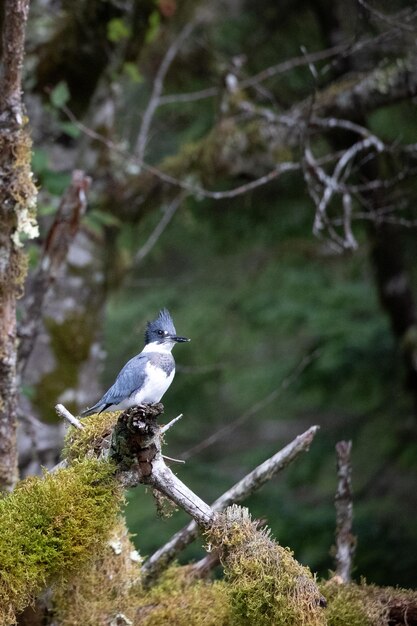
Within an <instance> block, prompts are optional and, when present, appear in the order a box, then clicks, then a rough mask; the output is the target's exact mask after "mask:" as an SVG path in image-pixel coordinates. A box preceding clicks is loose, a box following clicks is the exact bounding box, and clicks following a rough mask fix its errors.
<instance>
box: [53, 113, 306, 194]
mask: <svg viewBox="0 0 417 626" xmlns="http://www.w3.org/2000/svg"><path fill="white" fill-rule="evenodd" d="M62 110H63V111H64V113H65V114H66V115H67V117H68V119H70V120H71V122H72V123H73V124H74V126H76V127H77V128H78V129H79V130H80V131H81V132H83V133H84V134H85V135H87V136H88V137H90V138H91V139H95V140H96V141H99V142H100V143H102V144H103V145H105V146H106V147H107V148H109V150H113V151H114V152H115V153H117V154H120V155H121V156H123V157H124V158H125V159H126V160H128V161H130V162H131V163H135V164H136V165H138V166H140V167H141V168H142V169H143V170H145V171H146V172H149V173H150V174H153V175H154V176H155V177H156V178H158V179H159V180H161V181H162V182H164V183H167V184H169V185H172V186H173V187H179V188H180V189H183V190H184V191H186V192H188V193H190V194H192V195H194V196H196V197H197V198H200V197H201V198H211V199H212V200H225V199H229V198H236V197H237V196H240V195H242V194H244V193H247V192H248V191H252V190H253V189H257V188H258V187H261V186H262V185H266V184H267V183H269V182H271V181H272V180H275V179H276V178H278V177H279V176H281V175H282V174H286V173H287V172H297V171H299V170H300V169H301V165H300V163H298V162H295V161H285V162H283V163H279V164H278V165H277V166H276V167H275V168H274V169H272V170H271V171H270V172H268V173H267V174H265V175H264V176H260V177H259V178H256V179H255V180H252V181H250V182H249V183H245V184H244V185H239V186H238V187H234V188H233V189H228V190H226V191H211V190H209V189H206V188H204V187H201V186H200V185H193V184H191V183H187V182H186V181H184V180H180V179H179V178H175V177H174V176H171V175H170V174H167V173H166V172H164V171H162V170H161V169H159V168H157V167H155V166H154V165H150V164H149V163H146V161H144V160H143V159H139V158H138V157H137V156H133V155H131V154H129V153H128V152H127V151H126V150H124V149H123V148H121V147H120V146H119V145H118V144H117V143H115V142H113V141H111V139H108V138H107V137H105V136H104V135H101V134H100V133H97V132H96V131H95V130H93V129H92V128H88V126H86V125H85V124H83V123H82V122H80V121H79V120H78V119H77V118H76V116H75V115H74V114H73V113H72V111H71V110H70V109H69V108H68V107H67V106H65V105H64V106H63V107H62Z"/></svg>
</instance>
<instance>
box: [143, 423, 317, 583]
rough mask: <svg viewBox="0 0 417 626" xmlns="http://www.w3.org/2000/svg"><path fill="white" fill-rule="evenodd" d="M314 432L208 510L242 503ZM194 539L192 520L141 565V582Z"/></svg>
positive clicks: (310, 431)
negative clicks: (142, 577)
mask: <svg viewBox="0 0 417 626" xmlns="http://www.w3.org/2000/svg"><path fill="white" fill-rule="evenodd" d="M318 429H319V427H318V426H312V427H311V428H309V429H308V430H307V431H306V432H305V433H303V434H302V435H299V436H298V437H296V438H295V439H294V441H292V442H291V443H290V444H288V445H287V446H286V447H285V448H283V449H282V450H280V451H279V452H277V453H276V454H275V455H274V456H272V457H271V458H270V459H267V460H266V461H264V463H261V465H258V467H256V468H255V469H254V470H253V471H252V472H250V473H249V474H247V475H246V476H245V477H244V478H242V479H241V480H240V481H239V482H237V483H236V484H235V485H234V486H233V487H231V489H229V490H228V491H226V492H225V493H224V494H223V495H222V496H220V498H218V499H217V500H216V501H215V502H214V503H213V504H212V507H211V509H212V511H213V512H219V511H223V510H224V509H225V508H226V507H228V506H230V504H235V503H238V502H242V501H243V500H244V499H245V498H247V497H249V496H250V495H251V494H252V493H254V491H257V490H258V489H259V488H260V487H261V486H262V485H263V484H265V483H266V482H267V481H268V480H271V478H272V477H273V476H275V475H276V474H277V473H278V472H280V471H281V470H283V469H284V468H285V467H287V465H289V463H291V461H293V460H294V459H295V458H297V456H298V455H299V454H300V453H301V452H305V451H307V450H308V449H309V447H310V444H311V442H312V441H313V438H314V436H315V434H316V433H317V431H318ZM196 537H198V526H197V524H196V523H195V521H192V522H190V523H189V524H188V525H187V526H185V527H184V528H183V529H182V530H180V531H178V532H177V533H176V534H175V535H174V536H173V537H172V538H171V539H170V541H168V543H166V544H165V545H164V546H162V547H161V548H159V550H157V551H156V552H155V553H154V554H153V555H152V556H150V557H149V558H148V559H147V561H145V563H144V564H143V566H142V572H143V576H144V579H145V580H147V581H150V580H152V579H154V578H156V577H157V576H158V574H159V573H160V572H161V571H162V570H164V569H165V568H166V567H167V565H168V564H169V563H170V562H171V561H172V560H173V559H174V558H175V557H176V556H177V555H178V554H179V553H180V552H181V551H182V550H183V549H184V548H185V547H186V546H188V545H189V544H190V543H192V542H193V541H194V539H196Z"/></svg>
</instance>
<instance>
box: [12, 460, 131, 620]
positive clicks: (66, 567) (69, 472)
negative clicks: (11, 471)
mask: <svg viewBox="0 0 417 626" xmlns="http://www.w3.org/2000/svg"><path fill="white" fill-rule="evenodd" d="M113 474H114V466H113V465H112V464H111V463H109V462H103V461H101V462H100V461H98V460H96V459H85V460H83V461H81V462H78V463H75V464H74V465H73V466H72V467H69V468H66V469H62V470H59V471H57V472H55V473H52V474H46V475H45V476H44V477H43V478H40V477H31V478H28V479H27V480H25V481H22V482H21V483H20V484H19V485H18V487H17V488H16V490H15V491H14V492H13V493H12V494H11V495H9V496H7V497H5V498H3V499H2V500H0V528H1V534H0V563H1V568H0V624H7V625H9V624H11V623H13V622H14V620H15V615H16V613H17V612H19V611H21V610H23V609H24V608H25V607H26V606H27V605H28V604H29V603H30V602H31V601H32V600H33V598H34V596H35V595H36V594H38V593H40V592H41V591H42V590H43V589H44V587H45V586H46V585H47V584H49V583H50V582H52V581H53V582H54V584H56V585H59V584H62V583H63V582H64V580H65V579H66V578H67V577H68V576H71V574H72V573H73V572H75V571H76V570H77V569H79V568H80V566H82V564H83V563H85V562H87V561H89V560H91V559H92V558H97V555H98V554H100V552H101V550H102V549H103V545H104V543H105V542H104V539H105V538H106V536H107V535H108V533H109V532H110V530H111V528H112V527H113V526H114V524H115V521H116V518H117V514H118V512H119V509H120V504H121V501H122V495H121V492H120V489H119V487H118V486H117V483H116V481H115V479H114V477H113Z"/></svg>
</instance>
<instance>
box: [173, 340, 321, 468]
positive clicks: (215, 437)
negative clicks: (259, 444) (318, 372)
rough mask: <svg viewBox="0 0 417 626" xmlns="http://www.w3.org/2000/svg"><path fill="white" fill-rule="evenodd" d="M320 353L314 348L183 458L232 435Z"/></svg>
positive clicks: (284, 389) (187, 451)
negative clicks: (244, 408) (273, 384)
mask: <svg viewBox="0 0 417 626" xmlns="http://www.w3.org/2000/svg"><path fill="white" fill-rule="evenodd" d="M319 355H320V350H319V349H316V350H313V351H312V352H310V353H309V354H306V355H304V356H303V358H302V359H301V361H300V362H299V363H298V364H297V365H296V367H295V368H294V369H293V370H292V371H291V372H290V373H289V374H288V375H287V376H285V378H284V379H283V380H282V381H281V383H280V385H279V387H278V388H277V389H274V390H273V391H271V393H269V394H268V395H266V396H265V397H264V398H261V399H260V400H258V401H257V402H255V404H253V405H252V406H251V407H249V409H247V410H246V411H245V412H244V413H242V415H240V416H239V417H237V418H236V419H235V420H233V421H232V422H229V423H228V424H226V425H225V426H223V427H222V428H220V429H219V430H216V432H214V433H213V434H211V435H209V436H208V437H206V439H203V441H200V442H199V443H197V444H196V445H195V446H192V448H189V449H188V450H185V452H183V453H182V458H183V459H184V460H185V461H186V460H187V459H189V458H190V457H191V456H193V455H194V454H198V453H199V452H201V451H202V450H205V449H206V448H208V447H209V446H212V445H213V444H215V443H216V441H219V440H220V439H223V438H224V437H225V436H226V435H230V433H231V432H233V430H235V429H236V428H237V427H238V426H241V425H242V424H244V423H245V422H246V421H247V420H249V419H250V418H251V417H253V416H254V415H256V414H257V413H259V411H262V410H263V409H264V408H265V407H267V406H268V405H269V404H271V402H274V400H276V399H277V398H279V396H280V395H281V394H282V393H283V392H284V391H286V390H287V389H288V388H289V387H290V386H291V385H292V384H293V383H294V382H295V381H296V380H298V378H299V377H300V376H301V374H302V373H303V372H304V370H305V369H306V368H307V367H308V366H309V365H310V364H311V363H312V362H313V361H314V360H315V359H317V358H318V357H319Z"/></svg>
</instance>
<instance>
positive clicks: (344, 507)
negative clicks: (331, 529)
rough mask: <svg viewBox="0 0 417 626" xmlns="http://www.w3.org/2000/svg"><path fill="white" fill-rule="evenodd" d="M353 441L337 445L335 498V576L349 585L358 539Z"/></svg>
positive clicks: (341, 442) (340, 442)
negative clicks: (354, 525) (354, 520)
mask: <svg viewBox="0 0 417 626" xmlns="http://www.w3.org/2000/svg"><path fill="white" fill-rule="evenodd" d="M351 450H352V442H351V441H339V442H338V443H337V444H336V455H337V475H338V479H339V482H338V485H337V491H336V496H335V505H336V554H335V561H336V570H335V575H336V576H338V577H339V579H340V580H341V581H342V582H344V583H347V582H349V581H350V579H351V572H352V559H353V555H354V552H355V547H356V539H355V537H354V536H353V535H352V518H353V504H352V481H351V474H352V467H351V461H350V453H351Z"/></svg>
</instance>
